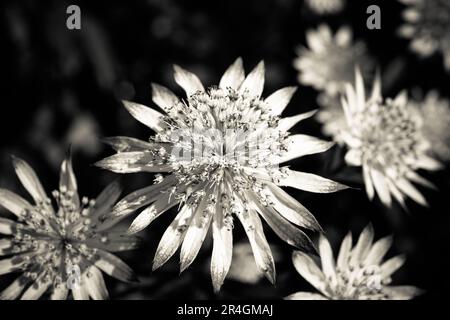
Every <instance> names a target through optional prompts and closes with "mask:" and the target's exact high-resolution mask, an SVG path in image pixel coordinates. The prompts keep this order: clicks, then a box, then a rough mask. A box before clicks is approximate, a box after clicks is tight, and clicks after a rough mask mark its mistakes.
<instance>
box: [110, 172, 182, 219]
mask: <svg viewBox="0 0 450 320" xmlns="http://www.w3.org/2000/svg"><path fill="white" fill-rule="evenodd" d="M175 183H176V179H175V176H174V175H170V176H168V177H166V178H165V179H164V180H163V181H162V182H160V183H158V184H153V185H151V186H149V187H145V188H142V189H139V190H136V191H134V192H132V193H130V194H129V195H127V196H126V197H124V198H123V199H122V200H120V201H119V202H118V203H117V204H116V205H115V206H114V208H113V210H112V212H111V217H120V218H123V217H125V216H127V215H128V214H130V213H131V212H133V211H134V210H137V209H139V208H141V207H143V206H146V205H148V204H150V203H151V202H153V201H155V200H156V199H158V198H159V197H160V196H161V192H162V191H164V190H166V189H169V188H170V187H171V186H173V185H174V184H175Z"/></svg>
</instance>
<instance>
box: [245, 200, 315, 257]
mask: <svg viewBox="0 0 450 320" xmlns="http://www.w3.org/2000/svg"><path fill="white" fill-rule="evenodd" d="M247 194H248V196H249V200H250V201H251V205H252V206H253V207H254V208H255V209H256V210H257V211H258V213H259V214H260V215H261V216H262V217H263V219H264V220H265V221H266V222H267V224H268V225H269V226H270V227H271V228H272V230H273V231H274V232H275V233H276V234H277V236H278V237H280V239H282V240H283V241H285V242H287V243H288V244H290V245H291V246H294V247H296V248H298V249H301V250H304V251H307V252H314V251H315V249H314V245H313V243H312V242H311V240H310V239H309V237H308V236H307V235H306V234H305V233H304V232H303V231H301V230H300V229H298V228H296V227H295V226H293V225H292V224H291V223H290V222H289V221H287V220H286V219H285V218H283V217H282V216H281V215H280V214H279V213H278V212H276V211H275V210H274V209H273V208H272V207H271V206H267V207H266V206H263V205H262V204H261V202H260V201H259V200H258V198H257V197H256V196H255V194H254V193H253V192H247Z"/></svg>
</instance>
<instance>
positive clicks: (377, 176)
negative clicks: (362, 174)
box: [370, 169, 392, 207]
mask: <svg viewBox="0 0 450 320" xmlns="http://www.w3.org/2000/svg"><path fill="white" fill-rule="evenodd" d="M370 176H371V178H372V182H373V186H374V187H375V190H376V191H377V194H378V196H379V197H380V200H381V202H382V203H383V204H385V205H386V206H388V207H390V206H391V203H392V199H391V194H390V193H389V187H388V186H387V184H386V181H385V179H387V178H385V176H384V175H383V174H382V173H381V172H379V171H378V170H376V169H371V170H370Z"/></svg>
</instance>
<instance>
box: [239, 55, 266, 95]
mask: <svg viewBox="0 0 450 320" xmlns="http://www.w3.org/2000/svg"><path fill="white" fill-rule="evenodd" d="M264 72H265V67H264V61H261V62H260V63H258V65H257V66H256V67H255V68H254V69H253V70H252V71H251V72H250V73H249V74H248V75H247V77H246V78H245V80H244V82H243V83H242V85H241V87H240V89H239V91H240V92H241V93H243V92H245V91H247V92H248V94H249V95H250V96H252V97H256V98H259V97H260V96H261V94H262V92H263V89H264Z"/></svg>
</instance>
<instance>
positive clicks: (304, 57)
mask: <svg viewBox="0 0 450 320" xmlns="http://www.w3.org/2000/svg"><path fill="white" fill-rule="evenodd" d="M352 37H353V32H352V30H351V29H350V28H349V27H341V28H339V29H338V31H337V32H336V33H335V34H333V32H332V31H331V29H330V27H329V26H328V25H326V24H321V25H320V26H319V27H318V28H317V29H316V30H308V31H307V32H306V42H307V44H308V47H309V48H304V47H299V48H298V49H297V55H298V57H297V58H296V59H295V60H294V67H295V68H296V69H297V70H298V72H299V74H298V81H299V82H300V83H301V84H303V85H309V86H313V87H314V88H315V89H317V90H320V91H325V92H326V93H327V94H330V95H335V94H337V93H339V92H340V91H341V90H342V89H343V88H344V86H345V84H346V83H347V82H350V83H353V82H354V76H355V73H354V70H355V67H356V66H360V68H361V70H362V72H363V74H364V75H365V74H366V73H367V72H368V71H370V70H371V68H372V66H373V62H372V61H371V58H370V57H369V56H368V54H367V50H366V46H365V44H364V43H363V42H355V43H353V41H352Z"/></svg>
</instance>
